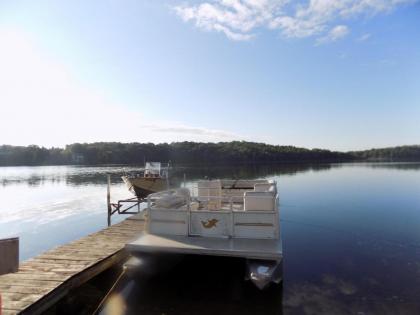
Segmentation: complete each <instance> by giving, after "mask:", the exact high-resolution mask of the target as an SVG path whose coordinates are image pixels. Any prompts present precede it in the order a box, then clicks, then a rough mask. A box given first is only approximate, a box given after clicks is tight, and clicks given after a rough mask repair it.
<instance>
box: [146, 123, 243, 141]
mask: <svg viewBox="0 0 420 315" xmlns="http://www.w3.org/2000/svg"><path fill="white" fill-rule="evenodd" d="M142 127H143V128H146V129H149V130H152V131H155V132H162V133H175V134H187V135H189V136H194V137H196V136H205V137H208V138H213V140H243V137H242V136H240V135H237V134H235V133H232V132H229V131H225V130H219V129H208V128H202V127H192V126H187V125H184V124H182V123H175V122H161V123H156V124H151V125H143V126H142Z"/></svg>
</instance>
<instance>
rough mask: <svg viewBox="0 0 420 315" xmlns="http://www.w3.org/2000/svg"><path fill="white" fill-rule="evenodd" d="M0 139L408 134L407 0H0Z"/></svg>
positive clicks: (415, 30)
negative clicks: (297, 0)
mask: <svg viewBox="0 0 420 315" xmlns="http://www.w3.org/2000/svg"><path fill="white" fill-rule="evenodd" d="M0 43H1V44H0V119H1V124H0V143H6V144H16V145H27V144H39V145H45V146H64V145H65V144H68V143H72V142H92V141H124V142H132V141H139V142H155V143H158V142H171V141H183V140H192V141H205V142H207V141H211V142H215V141H230V140H247V141H258V142H267V143H271V144H281V145H283V144H284V145H296V146H304V147H308V148H314V147H321V148H328V149H336V150H352V149H364V148H370V147H383V146H393V145H404V144H415V143H419V142H420V141H419V139H420V80H419V78H420V4H419V2H416V1H409V0H375V1H372V0H342V1H338V0H313V1H299V2H296V1H288V2H287V1H284V0H271V1H270V0H243V1H240V0H215V1H211V0H203V1H188V0H187V1H183V0H182V1H177V0H173V1H156V0H155V1H134V0H125V1H114V0H113V1H93V0H92V1H42V0H40V1H36V2H35V1H19V0H14V1H12V0H10V1H4V0H0Z"/></svg>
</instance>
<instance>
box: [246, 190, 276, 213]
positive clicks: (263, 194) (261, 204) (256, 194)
mask: <svg viewBox="0 0 420 315" xmlns="http://www.w3.org/2000/svg"><path fill="white" fill-rule="evenodd" d="M275 200H276V196H275V194H274V192H271V191H247V192H245V193H244V210H245V211H274V210H275V208H274V207H275V204H276V202H275Z"/></svg>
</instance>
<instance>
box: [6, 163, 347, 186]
mask: <svg viewBox="0 0 420 315" xmlns="http://www.w3.org/2000/svg"><path fill="white" fill-rule="evenodd" d="M338 167H341V165H340V164H280V165H277V164H269V165H266V164H250V165H239V166H215V167H212V166H184V167H182V166H178V167H176V166H175V167H173V168H172V169H171V179H172V181H173V182H174V183H175V184H179V183H180V182H182V181H183V179H184V174H185V176H186V178H187V180H189V181H191V180H198V179H202V178H250V179H252V178H264V177H267V176H279V175H295V174H297V173H305V172H309V171H325V170H328V169H331V168H338ZM139 168H140V166H108V167H83V166H54V167H22V168H20V167H4V168H1V172H0V183H1V185H2V186H7V185H13V184H25V185H28V186H42V185H45V184H46V183H57V184H58V183H61V182H64V183H65V184H66V185H75V186H78V185H96V184H97V185H102V184H106V182H107V177H106V176H107V174H109V175H111V180H112V183H119V182H121V176H122V175H125V174H126V173H130V172H135V171H136V170H138V169H139Z"/></svg>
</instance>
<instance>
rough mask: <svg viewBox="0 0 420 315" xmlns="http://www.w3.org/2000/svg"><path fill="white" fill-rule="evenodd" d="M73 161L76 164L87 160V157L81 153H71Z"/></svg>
mask: <svg viewBox="0 0 420 315" xmlns="http://www.w3.org/2000/svg"><path fill="white" fill-rule="evenodd" d="M71 161H72V163H74V164H83V163H84V162H85V157H84V155H83V154H81V153H73V154H72V155H71Z"/></svg>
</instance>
